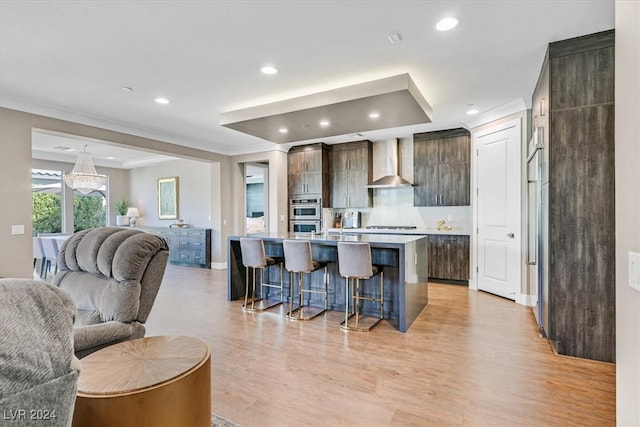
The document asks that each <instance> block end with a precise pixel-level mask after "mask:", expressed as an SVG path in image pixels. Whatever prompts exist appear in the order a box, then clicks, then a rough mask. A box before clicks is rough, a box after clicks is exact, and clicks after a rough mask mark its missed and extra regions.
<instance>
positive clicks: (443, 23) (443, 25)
mask: <svg viewBox="0 0 640 427" xmlns="http://www.w3.org/2000/svg"><path fill="white" fill-rule="evenodd" d="M456 25H458V20H457V19H456V18H444V19H441V20H439V21H438V23H437V24H436V29H437V30H438V31H449V30H450V29H452V28H454V27H455V26H456Z"/></svg>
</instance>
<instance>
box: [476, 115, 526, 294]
mask: <svg viewBox="0 0 640 427" xmlns="http://www.w3.org/2000/svg"><path fill="white" fill-rule="evenodd" d="M520 140H521V135H520V122H519V121H517V122H511V123H510V124H508V125H504V126H502V127H500V128H495V129H490V130H487V131H484V132H481V133H478V134H477V135H476V136H475V138H474V146H475V148H476V154H477V156H478V157H477V162H476V165H477V168H476V171H477V177H476V184H477V187H478V188H477V205H476V207H477V218H478V222H477V224H478V228H477V239H476V242H477V254H478V256H477V260H478V265H477V280H478V289H480V290H483V291H487V292H490V293H492V294H496V295H500V296H502V297H505V298H509V299H512V300H516V298H518V296H519V293H520V286H521V284H520V282H521V276H520V271H521V262H520V259H521V250H520V248H521V236H520V231H521V202H520V196H521V169H522V166H521V160H520V152H521V147H520Z"/></svg>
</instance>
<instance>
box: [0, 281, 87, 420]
mask: <svg viewBox="0 0 640 427" xmlns="http://www.w3.org/2000/svg"><path fill="white" fill-rule="evenodd" d="M75 313H76V309H75V306H74V304H73V301H72V300H71V298H69V296H68V295H67V294H66V293H65V292H62V291H61V290H60V289H57V288H55V287H53V286H50V285H48V284H46V283H44V282H42V281H34V280H28V279H0V409H2V418H1V419H2V421H0V425H3V426H4V425H6V426H13V425H15V426H44V425H47V426H70V425H71V420H72V416H73V407H74V402H75V398H76V389H77V386H78V375H79V371H80V361H79V360H78V359H77V358H76V357H75V356H74V354H73V321H74V316H75Z"/></svg>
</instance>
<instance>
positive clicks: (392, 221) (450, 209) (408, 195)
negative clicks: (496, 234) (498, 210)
mask: <svg viewBox="0 0 640 427" xmlns="http://www.w3.org/2000/svg"><path fill="white" fill-rule="evenodd" d="M356 210H359V211H360V212H361V214H362V216H361V219H362V220H361V226H362V227H366V226H367V225H403V226H416V227H418V228H436V222H438V221H439V220H441V219H443V220H445V221H447V223H448V224H449V225H451V226H452V227H453V228H454V229H455V230H465V231H467V230H470V229H471V222H472V212H471V206H434V207H415V206H413V188H394V189H375V190H373V207H372V208H360V209H356Z"/></svg>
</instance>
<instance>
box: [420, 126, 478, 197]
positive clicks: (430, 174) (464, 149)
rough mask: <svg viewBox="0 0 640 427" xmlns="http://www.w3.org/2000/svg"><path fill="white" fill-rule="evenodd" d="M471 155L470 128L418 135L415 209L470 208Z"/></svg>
mask: <svg viewBox="0 0 640 427" xmlns="http://www.w3.org/2000/svg"><path fill="white" fill-rule="evenodd" d="M470 156H471V134H470V133H469V131H468V130H466V129H463V128H458V129H450V130H443V131H437V132H424V133H417V134H414V135H413V180H414V184H415V187H414V193H413V204H414V206H468V205H470V204H471V193H470V186H471V175H470V170H471V167H470Z"/></svg>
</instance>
